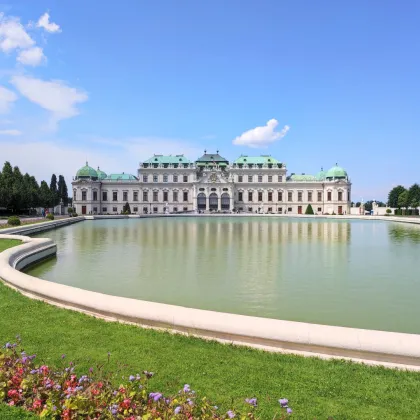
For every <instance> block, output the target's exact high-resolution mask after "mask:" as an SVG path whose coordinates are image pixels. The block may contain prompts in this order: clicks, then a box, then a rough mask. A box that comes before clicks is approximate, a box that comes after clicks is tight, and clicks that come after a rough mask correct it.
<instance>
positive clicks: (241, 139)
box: [233, 118, 290, 148]
mask: <svg viewBox="0 0 420 420" xmlns="http://www.w3.org/2000/svg"><path fill="white" fill-rule="evenodd" d="M278 125H279V123H278V121H277V120H276V119H274V118H273V119H271V120H270V121H268V122H267V124H266V125H264V126H262V127H255V128H252V129H251V130H248V131H245V132H244V133H242V134H241V135H240V136H238V137H236V138H235V139H234V140H233V144H235V145H237V146H248V147H253V148H258V147H266V146H268V145H269V144H270V143H274V142H275V141H277V140H280V139H281V138H282V137H284V136H285V135H286V133H287V132H288V131H289V129H290V127H289V126H288V125H285V126H284V127H283V128H282V129H281V131H274V130H275V129H276V127H277V126H278Z"/></svg>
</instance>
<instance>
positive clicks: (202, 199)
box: [197, 193, 206, 210]
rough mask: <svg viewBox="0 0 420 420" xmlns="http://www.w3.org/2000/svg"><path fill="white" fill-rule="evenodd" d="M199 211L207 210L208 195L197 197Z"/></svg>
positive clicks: (202, 194) (201, 194)
mask: <svg viewBox="0 0 420 420" xmlns="http://www.w3.org/2000/svg"><path fill="white" fill-rule="evenodd" d="M197 209H198V210H206V194H204V193H200V194H198V195H197Z"/></svg>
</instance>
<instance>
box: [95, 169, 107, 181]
mask: <svg viewBox="0 0 420 420" xmlns="http://www.w3.org/2000/svg"><path fill="white" fill-rule="evenodd" d="M96 173H97V174H98V179H105V178H106V177H107V176H108V175H107V174H106V173H105V172H104V171H101V170H100V169H99V166H98V169H97V170H96Z"/></svg>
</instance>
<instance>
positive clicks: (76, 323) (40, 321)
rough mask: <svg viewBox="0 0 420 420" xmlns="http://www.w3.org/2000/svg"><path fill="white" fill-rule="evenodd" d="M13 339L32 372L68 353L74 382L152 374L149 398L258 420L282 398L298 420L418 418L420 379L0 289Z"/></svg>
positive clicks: (2, 327) (2, 318) (0, 320)
mask: <svg viewBox="0 0 420 420" xmlns="http://www.w3.org/2000/svg"><path fill="white" fill-rule="evenodd" d="M0 244H1V241H0ZM0 246H2V245H0ZM0 249H1V248H0ZM17 334H20V335H21V337H22V340H23V345H24V347H25V350H26V351H27V352H28V353H36V354H37V361H38V363H41V362H45V363H46V364H48V365H51V366H58V365H61V363H62V361H61V358H60V356H61V355H62V354H66V355H67V357H66V360H68V361H70V360H72V361H74V362H75V363H76V366H77V368H76V369H77V370H78V372H79V373H86V372H87V371H88V369H89V368H90V367H91V366H93V367H94V366H96V365H97V364H98V363H105V366H106V369H107V370H110V371H113V372H116V377H115V383H116V384H119V379H120V378H121V376H122V375H126V376H127V375H129V374H135V373H139V372H141V371H142V370H149V371H153V372H156V375H155V376H154V378H152V380H151V382H150V384H151V388H153V389H152V391H162V392H165V393H172V392H176V391H178V390H179V389H180V388H182V386H183V385H184V384H185V383H188V384H190V385H191V388H192V389H194V390H195V391H196V392H197V393H198V394H199V396H204V395H205V396H207V397H208V398H210V400H211V401H212V402H214V404H216V405H219V406H220V407H222V408H226V409H227V408H231V407H233V406H240V405H242V404H243V399H244V398H247V397H248V398H250V397H257V398H258V401H259V408H258V414H259V416H260V417H261V418H262V419H271V418H272V417H273V415H274V413H275V412H276V411H277V409H278V403H277V400H278V398H281V397H282V398H288V399H289V401H290V406H291V407H292V408H293V410H294V414H293V418H296V419H311V420H313V419H314V418H316V419H327V418H328V416H331V417H333V418H334V419H336V420H338V419H346V420H347V419H358V420H360V419H404V420H407V419H418V418H419V413H420V398H419V392H420V374H419V373H415V372H403V371H397V370H390V369H385V368H381V367H368V366H364V365H360V364H355V363H349V362H344V361H323V360H320V359H316V358H303V357H299V356H293V355H281V354H274V353H265V352H261V351H257V350H252V349H248V348H244V347H235V346H231V345H222V344H219V343H216V342H207V341H204V340H200V339H195V338H189V337H185V336H181V335H174V334H170V333H164V332H158V331H154V330H150V329H141V328H138V327H136V326H129V325H123V324H118V323H111V322H105V321H102V320H100V319H95V318H93V317H90V316H87V315H84V314H80V313H76V312H73V311H68V310H64V309H58V308H56V307H53V306H50V305H47V304H45V303H42V302H39V301H34V300H31V299H28V298H26V297H24V296H22V295H21V294H20V293H18V292H16V291H14V290H11V289H9V288H8V287H6V286H4V285H3V284H0V343H1V344H3V343H6V342H7V341H13V340H14V338H15V336H16V335H17ZM108 351H109V352H111V359H110V360H111V361H110V363H109V364H107V353H108ZM14 414H16V416H15V417H12V415H14ZM8 416H9V417H8ZM8 418H33V417H30V416H27V417H25V416H24V415H21V414H20V412H19V411H17V410H16V409H15V408H9V407H6V406H5V405H0V419H8Z"/></svg>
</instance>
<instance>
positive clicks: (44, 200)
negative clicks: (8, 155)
mask: <svg viewBox="0 0 420 420" xmlns="http://www.w3.org/2000/svg"><path fill="white" fill-rule="evenodd" d="M70 200H71V198H70V197H69V196H68V190H67V185H66V181H65V179H64V176H63V175H59V177H58V180H57V177H56V175H55V174H53V175H52V176H51V182H50V185H49V186H48V184H47V183H46V181H41V185H39V184H38V182H37V180H36V179H35V177H34V176H31V175H29V174H28V173H26V174H25V175H22V172H21V171H20V169H19V167H18V166H15V167H13V168H12V165H11V164H10V162H5V164H4V166H3V169H2V171H1V172H0V208H3V209H5V210H6V211H7V212H11V213H24V212H28V213H30V212H31V210H32V209H35V208H37V207H43V208H51V207H55V206H56V205H58V204H59V203H60V201H63V203H64V205H66V206H67V205H68V204H69V201H70Z"/></svg>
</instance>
